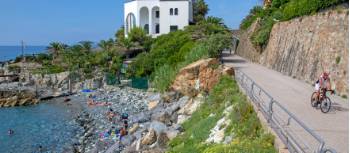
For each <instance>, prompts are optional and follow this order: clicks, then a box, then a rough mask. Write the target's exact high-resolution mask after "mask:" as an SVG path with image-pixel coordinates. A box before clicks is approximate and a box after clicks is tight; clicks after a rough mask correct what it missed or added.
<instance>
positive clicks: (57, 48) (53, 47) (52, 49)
mask: <svg viewBox="0 0 350 153" xmlns="http://www.w3.org/2000/svg"><path fill="white" fill-rule="evenodd" d="M67 47H68V45H66V44H63V43H60V42H52V43H50V44H49V46H48V47H47V50H48V51H49V53H50V54H52V57H53V60H55V58H57V57H58V55H59V53H60V52H61V51H63V50H64V49H66V48H67Z"/></svg>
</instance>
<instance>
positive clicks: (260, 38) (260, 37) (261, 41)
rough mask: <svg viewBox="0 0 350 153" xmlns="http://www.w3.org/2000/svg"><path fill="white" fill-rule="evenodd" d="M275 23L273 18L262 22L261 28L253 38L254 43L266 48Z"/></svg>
mask: <svg viewBox="0 0 350 153" xmlns="http://www.w3.org/2000/svg"><path fill="white" fill-rule="evenodd" d="M274 23H275V22H274V20H273V19H272V18H271V17H270V18H266V19H264V20H262V21H261V27H260V28H259V29H258V30H257V31H256V32H254V33H253V35H252V36H251V40H252V43H253V44H255V45H257V46H261V47H263V46H265V45H266V44H267V42H268V40H269V38H270V32H271V30H272V27H273V25H274Z"/></svg>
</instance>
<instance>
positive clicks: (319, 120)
mask: <svg viewBox="0 0 350 153" xmlns="http://www.w3.org/2000/svg"><path fill="white" fill-rule="evenodd" d="M223 61H224V64H225V65H228V66H233V67H234V68H235V69H239V70H240V71H242V72H244V73H245V74H246V75H248V76H249V77H250V78H251V79H253V80H254V81H255V82H256V83H257V84H258V85H260V86H261V87H262V88H263V89H264V90H266V91H267V92H268V93H269V94H270V95H271V96H272V97H273V98H274V99H275V100H277V101H278V102H279V103H280V104H282V105H283V106H284V107H285V108H287V109H288V110H289V111H290V112H291V113H293V114H294V115H295V116H296V117H297V118H298V119H300V120H301V121H302V122H304V123H305V124H306V125H307V126H308V127H309V128H310V129H312V130H313V131H314V132H316V133H317V134H318V135H320V136H321V137H322V138H323V139H324V140H325V142H326V145H327V146H330V147H332V148H334V149H335V150H336V151H337V152H340V153H347V152H349V150H348V148H349V103H348V100H346V99H343V98H341V97H339V96H331V97H330V98H331V100H332V102H333V109H332V111H331V112H329V113H327V114H324V113H322V112H321V111H320V110H316V109H314V108H312V107H311V106H310V96H311V93H312V92H313V91H314V89H313V87H312V86H311V85H310V84H308V83H306V82H303V81H300V80H297V79H293V78H291V77H289V76H286V75H283V74H282V73H279V72H277V71H274V70H271V69H268V68H266V67H263V66H261V65H258V64H254V63H250V62H248V61H247V60H245V59H243V58H242V57H239V56H237V55H230V54H229V53H228V52H224V54H223Z"/></svg>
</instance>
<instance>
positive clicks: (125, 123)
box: [124, 120, 129, 129]
mask: <svg viewBox="0 0 350 153" xmlns="http://www.w3.org/2000/svg"><path fill="white" fill-rule="evenodd" d="M128 127H129V125H128V120H124V128H125V129H128Z"/></svg>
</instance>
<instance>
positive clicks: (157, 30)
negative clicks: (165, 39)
mask: <svg viewBox="0 0 350 153" xmlns="http://www.w3.org/2000/svg"><path fill="white" fill-rule="evenodd" d="M158 33H159V24H158V23H157V24H156V34H158Z"/></svg>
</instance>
